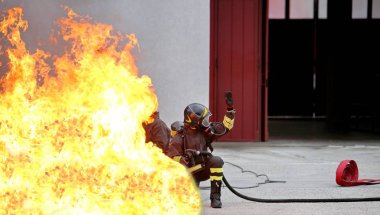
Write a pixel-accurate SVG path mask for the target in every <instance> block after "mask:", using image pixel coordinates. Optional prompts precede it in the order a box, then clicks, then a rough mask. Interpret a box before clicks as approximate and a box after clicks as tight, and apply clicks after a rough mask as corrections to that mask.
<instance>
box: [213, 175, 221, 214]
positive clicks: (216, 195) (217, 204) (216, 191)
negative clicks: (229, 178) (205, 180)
mask: <svg viewBox="0 0 380 215" xmlns="http://www.w3.org/2000/svg"><path fill="white" fill-rule="evenodd" d="M221 186H222V181H219V180H215V181H211V194H210V200H211V207H213V208H221V207H222V202H221V200H220V188H221Z"/></svg>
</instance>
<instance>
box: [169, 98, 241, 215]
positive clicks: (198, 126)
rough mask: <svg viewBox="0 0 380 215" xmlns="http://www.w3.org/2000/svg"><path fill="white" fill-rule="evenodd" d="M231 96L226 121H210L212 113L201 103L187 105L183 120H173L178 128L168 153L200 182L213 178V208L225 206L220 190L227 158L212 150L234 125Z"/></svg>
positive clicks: (175, 127) (211, 193)
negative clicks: (215, 154)
mask: <svg viewBox="0 0 380 215" xmlns="http://www.w3.org/2000/svg"><path fill="white" fill-rule="evenodd" d="M229 99H230V100H229V101H227V104H228V106H227V112H226V114H225V116H224V120H223V122H210V121H209V118H210V116H211V115H212V114H211V112H210V111H209V109H208V108H207V107H205V106H204V105H202V104H199V103H192V104H190V105H188V106H187V107H186V108H185V110H184V121H183V124H182V123H181V122H174V123H173V124H172V125H171V128H172V129H173V128H174V129H177V130H176V131H175V134H174V136H173V137H172V139H171V141H170V144H169V148H168V151H167V155H168V156H169V157H171V158H173V159H174V160H176V161H178V162H180V163H181V164H183V165H185V166H186V167H188V170H189V172H191V174H192V176H193V178H194V181H195V182H196V184H197V185H198V186H199V182H200V181H205V180H208V179H210V182H211V192H210V200H211V207H213V208H221V207H222V202H221V199H220V196H221V193H220V191H221V185H222V178H223V164H224V162H223V160H222V158H220V157H218V156H213V155H212V154H211V152H212V151H213V148H212V145H211V143H212V142H213V141H214V140H216V139H217V138H218V137H221V136H223V135H225V134H226V133H228V132H229V131H230V130H231V129H232V128H233V125H234V117H235V110H234V109H233V107H232V103H233V102H232V97H231V98H229ZM181 125H182V126H181ZM173 133H174V132H173Z"/></svg>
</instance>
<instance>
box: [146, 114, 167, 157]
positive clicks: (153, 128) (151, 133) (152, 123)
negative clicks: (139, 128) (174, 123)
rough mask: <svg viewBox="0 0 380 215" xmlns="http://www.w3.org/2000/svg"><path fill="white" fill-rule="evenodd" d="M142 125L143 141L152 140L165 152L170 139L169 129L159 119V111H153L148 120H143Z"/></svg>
mask: <svg viewBox="0 0 380 215" xmlns="http://www.w3.org/2000/svg"><path fill="white" fill-rule="evenodd" d="M143 127H144V130H145V142H146V143H148V142H152V143H153V144H154V145H155V146H157V147H159V148H160V149H161V150H162V151H163V152H164V153H165V152H166V150H167V147H168V145H169V141H170V129H169V127H168V126H167V125H166V124H165V122H164V121H162V120H161V119H160V114H159V112H158V111H156V112H154V113H153V114H152V115H151V116H150V119H149V120H148V121H146V122H143Z"/></svg>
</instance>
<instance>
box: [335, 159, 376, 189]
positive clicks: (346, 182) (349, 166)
mask: <svg viewBox="0 0 380 215" xmlns="http://www.w3.org/2000/svg"><path fill="white" fill-rule="evenodd" d="M336 183H337V184H339V185H340V186H343V187H349V186H357V185H372V184H379V183H380V179H359V169H358V165H357V164H356V162H355V161H354V160H344V161H342V162H340V164H339V166H338V168H337V170H336Z"/></svg>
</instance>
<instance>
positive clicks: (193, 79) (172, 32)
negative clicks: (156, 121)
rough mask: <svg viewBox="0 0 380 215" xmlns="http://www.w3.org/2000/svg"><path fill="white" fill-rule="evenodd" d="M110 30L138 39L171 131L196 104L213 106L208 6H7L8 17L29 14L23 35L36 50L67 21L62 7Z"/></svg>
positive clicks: (194, 0) (130, 1)
mask: <svg viewBox="0 0 380 215" xmlns="http://www.w3.org/2000/svg"><path fill="white" fill-rule="evenodd" d="M65 5H67V6H69V7H70V8H72V9H73V10H74V11H75V12H77V13H78V14H80V15H89V16H91V17H93V19H94V21H97V22H103V23H107V24H110V25H112V26H113V27H114V29H115V30H116V31H120V32H122V33H135V34H136V36H137V38H138V40H139V43H140V46H141V52H140V53H138V52H135V53H136V56H137V58H138V62H137V65H138V67H139V70H140V73H139V74H146V75H148V76H150V77H151V78H152V80H153V85H154V88H155V89H156V94H157V96H158V102H159V111H160V114H161V118H162V119H163V120H164V121H165V122H166V123H167V124H168V126H170V124H171V123H172V122H173V121H176V120H182V118H183V109H184V108H185V106H186V105H188V104H189V103H192V102H199V103H203V104H205V105H207V106H208V99H209V40H210V36H209V35H210V34H209V32H210V21H209V20H210V6H209V5H210V2H209V1H207V0H160V1H158V0H108V1H105V0H80V1H78V0H67V1H64V0H54V1H53V0H32V1H31V0H24V1H21V0H5V1H4V2H3V3H1V1H0V8H1V11H3V10H4V9H6V8H9V7H13V6H22V7H23V8H24V14H25V15H24V19H27V20H28V21H29V28H28V30H27V32H26V33H25V35H24V38H25V41H26V43H27V44H28V45H29V47H30V48H31V49H32V50H33V49H35V48H36V44H38V43H39V42H41V41H45V43H47V42H46V41H48V38H49V34H50V29H51V28H52V27H53V26H54V21H55V20H56V19H57V18H59V17H62V16H64V15H65V12H64V10H63V8H62V6H65Z"/></svg>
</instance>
